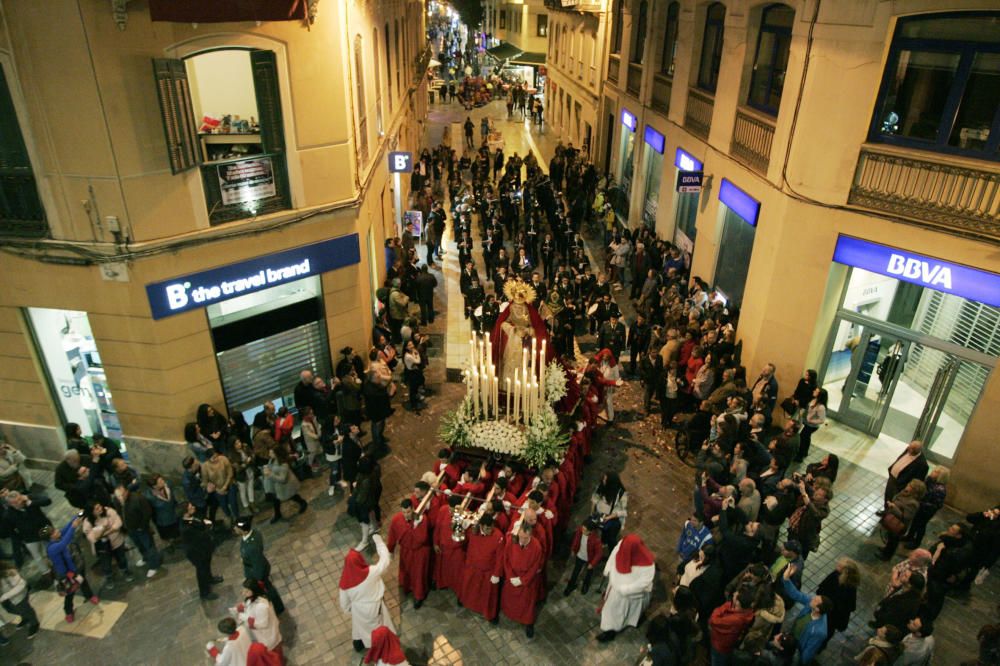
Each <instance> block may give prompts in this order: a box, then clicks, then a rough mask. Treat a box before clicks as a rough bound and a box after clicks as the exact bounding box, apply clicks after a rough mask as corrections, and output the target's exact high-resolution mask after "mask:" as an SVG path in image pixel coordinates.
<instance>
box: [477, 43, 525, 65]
mask: <svg viewBox="0 0 1000 666" xmlns="http://www.w3.org/2000/svg"><path fill="white" fill-rule="evenodd" d="M486 52H487V53H489V54H490V55H491V56H492V57H493V58H494V59H496V61H497V62H503V61H504V60H509V59H511V58H515V57H517V56H519V55H521V54H522V53H524V52H523V51H522V50H521V49H519V48H518V47H516V46H514V45H513V44H511V43H510V42H501V43H500V45H499V46H494V47H492V48H488V49H486Z"/></svg>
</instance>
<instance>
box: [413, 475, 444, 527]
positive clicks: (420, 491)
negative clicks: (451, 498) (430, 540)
mask: <svg viewBox="0 0 1000 666" xmlns="http://www.w3.org/2000/svg"><path fill="white" fill-rule="evenodd" d="M429 492H431V486H430V484H429V483H427V482H426V481H417V482H416V483H415V484H414V485H413V494H412V495H410V504H412V505H413V508H414V509H417V508H418V507H419V506H420V503H421V502H422V501H423V499H424V497H426V496H427V493H429ZM443 504H444V497H443V496H441V495H438V494H434V495H433V496H432V497H431V498H430V499H429V500H427V507H426V508H425V509H424V512H423V513H424V516H426V518H425V520H427V522H428V527H429V528H430V530H431V531H432V532H433V531H434V520H435V518H436V517H437V510H438V509H439V508H440V507H441V505H443Z"/></svg>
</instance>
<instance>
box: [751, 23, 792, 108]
mask: <svg viewBox="0 0 1000 666" xmlns="http://www.w3.org/2000/svg"><path fill="white" fill-rule="evenodd" d="M794 21H795V12H794V11H793V10H792V8H791V7H788V6H787V5H768V7H766V8H765V9H764V13H763V14H761V18H760V35H759V36H758V37H757V54H756V55H755V56H754V61H753V73H752V74H751V76H750V96H749V98H748V100H747V103H748V104H750V106H752V107H754V108H756V109H760V110H761V111H763V112H765V113H769V114H771V115H772V116H776V115H778V105H779V104H780V103H781V89H782V88H783V87H784V85H785V70H786V69H787V68H788V47H789V46H790V45H791V43H792V23H793V22H794Z"/></svg>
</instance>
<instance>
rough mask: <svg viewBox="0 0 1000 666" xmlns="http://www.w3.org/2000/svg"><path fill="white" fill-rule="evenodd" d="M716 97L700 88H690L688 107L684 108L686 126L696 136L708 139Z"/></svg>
mask: <svg viewBox="0 0 1000 666" xmlns="http://www.w3.org/2000/svg"><path fill="white" fill-rule="evenodd" d="M714 108H715V98H714V97H712V95H711V94H709V93H707V92H705V91H704V90H700V89H698V88H690V89H688V101H687V108H686V109H684V127H685V128H687V129H688V130H690V132H691V133H692V134H694V135H696V136H699V137H701V138H702V139H704V140H705V141H708V132H709V130H711V129H712V111H713V110H714Z"/></svg>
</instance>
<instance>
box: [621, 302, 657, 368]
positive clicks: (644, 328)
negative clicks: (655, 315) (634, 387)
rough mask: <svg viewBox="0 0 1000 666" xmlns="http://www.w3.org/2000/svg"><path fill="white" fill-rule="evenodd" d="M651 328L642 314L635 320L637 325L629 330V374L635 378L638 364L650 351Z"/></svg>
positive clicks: (627, 344) (627, 342) (633, 325)
mask: <svg viewBox="0 0 1000 666" xmlns="http://www.w3.org/2000/svg"><path fill="white" fill-rule="evenodd" d="M650 335H651V333H650V328H649V324H647V323H646V317H645V315H643V314H642V313H639V315H638V316H637V317H636V318H635V323H634V324H632V326H630V327H629V329H628V336H627V337H626V338H625V346H626V347H628V351H629V362H628V372H629V374H630V375H632V376H633V377H634V376H635V371H636V364H637V363H638V362H639V359H640V358H641V357H642V355H643V354H645V353H646V350H647V349H649V340H650Z"/></svg>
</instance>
